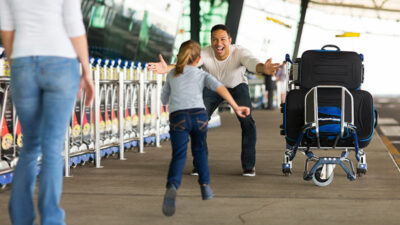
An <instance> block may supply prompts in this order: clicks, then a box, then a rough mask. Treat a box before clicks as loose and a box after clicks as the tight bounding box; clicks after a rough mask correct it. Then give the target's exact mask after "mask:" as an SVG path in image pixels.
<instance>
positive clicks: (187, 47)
mask: <svg viewBox="0 0 400 225" xmlns="http://www.w3.org/2000/svg"><path fill="white" fill-rule="evenodd" d="M200 51H201V49H200V44H199V43H198V42H197V41H193V40H189V41H185V42H183V43H182V44H181V47H180V48H179V52H178V56H177V58H178V61H177V62H176V65H175V73H174V77H177V76H179V75H180V74H182V73H183V69H185V66H186V65H187V64H192V63H193V62H194V61H195V60H196V59H197V57H199V56H200Z"/></svg>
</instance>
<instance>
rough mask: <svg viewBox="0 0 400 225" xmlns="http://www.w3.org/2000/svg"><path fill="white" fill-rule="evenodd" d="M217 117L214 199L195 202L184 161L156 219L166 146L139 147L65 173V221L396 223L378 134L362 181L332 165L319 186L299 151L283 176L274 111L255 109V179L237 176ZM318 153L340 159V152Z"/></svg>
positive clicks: (0, 208) (227, 130)
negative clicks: (168, 209) (168, 206)
mask: <svg viewBox="0 0 400 225" xmlns="http://www.w3.org/2000/svg"><path fill="white" fill-rule="evenodd" d="M221 117H222V126H221V127H219V128H215V129H211V130H210V131H209V133H208V143H209V149H210V153H209V164H210V171H211V179H212V180H211V187H212V188H213V190H214V193H215V197H214V198H213V199H212V200H209V201H202V200H201V197H200V188H199V186H198V184H197V181H196V180H197V177H193V176H190V175H188V174H189V172H190V170H191V168H192V166H191V157H189V159H188V162H187V164H186V167H185V174H184V176H183V182H182V186H181V188H180V189H179V191H178V198H177V209H176V213H175V215H174V216H173V217H170V218H169V217H165V216H164V215H163V214H162V212H161V204H162V200H163V195H164V191H165V182H166V175H167V171H168V165H169V160H170V155H171V147H170V143H169V142H165V143H163V144H162V145H163V146H162V148H155V147H148V148H145V151H146V153H144V154H139V153H135V152H133V151H129V152H127V153H126V157H127V159H128V160H126V161H120V160H117V159H112V158H108V159H105V160H103V161H102V164H103V166H104V168H102V169H95V168H93V167H92V166H89V165H86V166H84V167H78V168H76V169H73V170H71V172H72V175H73V177H72V178H65V179H64V191H63V196H62V201H61V205H62V207H63V208H64V209H65V211H66V222H67V224H70V225H86V224H96V225H133V224H140V225H156V224H179V225H191V224H202V225H204V224H207V225H223V224H227V225H228V224H229V225H234V224H273V225H279V224H285V225H291V224H293V225H299V224H301V225H302V224H304V225H313V224H316V225H321V224H332V225H337V224H341V225H345V224H352V225H354V224H371V225H375V224H400V213H398V209H399V208H400V172H399V170H398V169H397V167H396V166H395V164H394V163H393V161H392V159H391V158H390V156H389V154H388V151H387V149H386V147H385V145H384V144H383V143H382V141H381V139H380V138H379V137H378V136H377V135H375V136H374V138H373V140H372V142H371V144H370V145H369V146H368V147H367V148H366V149H365V151H366V153H367V162H368V169H369V170H368V173H367V175H366V176H363V177H361V178H360V179H357V180H356V181H349V180H348V179H347V178H346V176H345V173H344V172H343V171H342V169H341V168H339V167H337V168H336V169H335V179H334V181H333V182H332V183H331V184H330V185H329V186H327V187H317V186H315V185H314V184H313V182H312V181H304V180H303V179H302V174H303V168H304V162H305V157H304V156H303V155H302V154H298V155H297V157H296V158H295V160H294V173H293V174H292V175H291V176H289V177H285V176H283V175H282V173H281V163H282V158H283V153H284V149H285V142H284V138H283V137H282V136H280V135H279V125H280V123H281V114H280V113H279V111H278V110H275V111H255V112H254V118H255V121H256V124H257V131H258V134H257V135H258V142H257V165H256V169H257V176H256V177H242V176H241V165H240V145H241V132H240V125H239V122H238V121H237V120H236V118H235V116H234V115H232V114H229V113H227V112H224V113H222V114H221ZM321 154H325V155H331V156H339V155H340V151H331V152H321ZM189 156H190V154H189ZM351 158H352V159H353V160H354V156H352V157H351ZM353 162H354V161H353ZM9 194H10V190H9V189H8V190H5V191H3V192H2V193H0V212H1V213H0V224H1V225H8V224H10V221H9V218H8V213H7V212H8V211H7V205H8V199H9Z"/></svg>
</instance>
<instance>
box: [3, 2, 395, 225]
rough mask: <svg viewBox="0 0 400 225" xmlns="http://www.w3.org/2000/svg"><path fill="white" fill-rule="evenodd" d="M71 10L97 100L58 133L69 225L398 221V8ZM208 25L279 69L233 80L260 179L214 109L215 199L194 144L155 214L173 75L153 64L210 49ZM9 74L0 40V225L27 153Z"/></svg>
mask: <svg viewBox="0 0 400 225" xmlns="http://www.w3.org/2000/svg"><path fill="white" fill-rule="evenodd" d="M5 1H11V0H5ZM64 1H68V0H64ZM81 12H82V16H83V23H84V26H85V29H86V35H87V40H88V45H89V46H88V47H89V56H90V59H89V61H90V73H91V74H90V75H91V76H92V78H93V81H94V89H95V92H94V93H95V97H94V101H93V102H92V103H91V104H90V105H89V106H86V105H85V93H84V92H82V93H81V95H80V97H78V98H77V99H76V102H75V104H74V107H73V109H71V119H70V123H69V127H68V129H67V130H66V132H65V141H64V147H63V159H64V161H63V164H64V170H63V190H62V197H61V203H60V205H61V207H62V208H63V209H64V211H65V223H66V224H71V225H86V224H96V225H135V224H140V225H158V224H176V225H192V224H193V225H195V224H207V225H225V224H226V225H234V224H260V225H264V224H265V225H269V224H271V225H276V224H278V225H279V224H285V225H287V224H292V225H314V224H315V225H325V224H326V225H337V224H342V225H347V224H349V225H350V224H360V225H361V224H368V225H375V224H393V225H395V224H400V214H399V213H398V209H399V208H400V167H399V166H400V125H399V123H400V88H398V86H399V85H398V84H399V81H400V79H399V77H398V76H399V75H400V74H398V72H397V69H396V67H395V65H397V63H398V62H397V54H398V53H399V52H400V45H399V44H398V43H399V40H400V1H399V0H81ZM217 24H224V25H226V27H227V28H228V29H229V38H230V40H231V46H232V45H236V46H241V47H243V48H245V49H247V50H248V51H249V52H250V53H251V54H252V55H253V57H255V58H257V59H258V60H259V62H261V63H265V64H267V60H269V59H272V62H273V63H277V64H280V70H279V71H277V72H276V73H275V74H274V75H272V76H269V75H267V74H264V73H259V72H254V71H250V70H249V69H248V68H246V70H245V69H243V71H245V72H243V73H244V81H243V82H244V83H246V84H247V85H248V92H249V93H248V94H249V96H250V99H251V108H252V109H251V115H252V118H253V119H254V121H255V127H256V130H257V134H256V136H255V135H254V137H253V138H254V139H256V145H255V146H256V147H255V148H256V166H255V167H254V168H253V170H254V174H252V175H251V176H247V175H246V173H245V172H244V171H243V169H244V168H243V167H242V166H241V158H242V159H243V157H244V156H243V154H241V149H242V146H244V145H245V144H244V143H243V141H242V138H243V136H244V134H243V133H244V132H245V131H244V130H245V128H242V127H241V122H239V120H238V119H237V116H236V115H235V112H234V110H233V108H232V107H231V106H229V104H227V103H226V102H225V101H223V102H222V103H221V104H220V105H219V107H218V108H217V110H215V111H214V112H213V113H212V115H211V117H210V118H209V121H208V131H207V133H208V134H207V146H208V155H207V158H208V165H209V170H210V177H211V182H210V186H211V187H212V188H213V192H214V196H213V198H212V199H210V200H207V201H203V200H202V192H201V188H200V187H199V184H198V180H200V178H201V177H200V178H199V176H198V174H197V175H196V174H194V173H193V172H194V171H193V170H192V169H193V166H192V160H193V157H192V151H191V150H190V147H191V143H190V142H189V144H188V150H187V160H186V163H185V167H184V169H183V175H182V184H181V186H180V187H179V190H178V191H177V198H176V203H175V202H174V204H176V209H175V208H174V210H175V213H174V215H173V216H165V212H164V214H163V210H162V209H163V204H164V205H165V204H166V203H165V199H164V194H165V192H166V182H167V174H168V168H169V163H170V161H171V155H172V152H173V150H172V147H171V145H172V143H171V129H175V128H176V127H175V126H176V125H172V124H171V123H170V110H169V105H168V104H163V103H162V102H161V93H162V89H163V85H164V84H165V83H166V81H167V74H159V73H156V72H155V71H152V70H150V69H149V67H148V65H149V63H152V62H159V61H160V59H159V55H160V54H161V55H162V56H163V58H164V60H165V62H166V63H167V64H175V63H176V62H177V54H178V51H179V47H180V46H181V44H182V43H183V42H185V41H187V40H195V41H197V42H198V43H199V44H200V46H201V48H206V47H207V46H210V45H211V46H212V45H213V43H212V40H211V29H212V28H213V27H214V26H215V25H217ZM231 49H232V48H231ZM216 51H217V50H215V51H214V53H213V54H216V53H215V52H216ZM202 54H203V53H202ZM214 56H215V55H214ZM229 57H231V56H229ZM241 63H242V65H243V68H245V67H244V66H245V65H247V64H246V62H242V61H241ZM216 64H217V62H216ZM200 69H201V68H200ZM11 71H12V67H11V65H10V64H9V62H8V60H7V56H6V55H5V51H4V48H3V47H2V45H1V38H0V113H1V114H0V115H1V118H0V128H1V140H0V146H1V147H0V156H1V158H0V225H11V224H12V223H11V220H10V217H9V208H8V207H9V206H8V205H9V200H10V195H11V190H12V188H13V185H12V183H13V173H14V169H15V167H16V165H17V164H18V159H19V154H20V151H23V149H24V148H23V128H22V127H21V125H20V122H19V118H18V116H17V113H16V109H15V106H14V105H13V100H12V98H11V93H10V92H11V90H10V74H11V73H12V72H11ZM211 75H213V74H211ZM217 79H218V78H217ZM246 92H247V91H246ZM171 113H172V112H171ZM171 121H172V120H171ZM242 129H243V130H242ZM296 156H297V157H296ZM41 161H42V158H41V157H39V158H38V159H37V168H36V170H35V173H36V174H37V176H40V175H41V170H40V168H41ZM35 162H36V161H35ZM38 186H39V184H38V183H37V184H36V187H37V188H36V192H35V197H34V200H35V205H37V201H38V195H37V189H38ZM203 199H204V196H203ZM174 207H175V206H174ZM36 210H38V209H36ZM39 215H40V214H39V212H38V213H37V218H36V224H40V216H39Z"/></svg>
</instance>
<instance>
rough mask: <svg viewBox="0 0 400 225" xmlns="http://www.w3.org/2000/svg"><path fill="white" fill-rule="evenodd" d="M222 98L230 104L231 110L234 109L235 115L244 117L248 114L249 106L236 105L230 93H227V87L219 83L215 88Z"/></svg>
mask: <svg viewBox="0 0 400 225" xmlns="http://www.w3.org/2000/svg"><path fill="white" fill-rule="evenodd" d="M215 91H216V92H217V93H218V94H219V95H220V96H221V97H222V98H223V99H225V100H226V101H227V102H228V103H229V105H231V106H232V108H233V110H235V113H236V115H238V116H239V117H241V118H245V117H246V116H248V115H249V114H250V108H249V107H247V106H238V104H236V102H235V100H234V99H233V97H232V95H231V94H230V93H229V91H228V89H226V87H225V86H223V85H221V86H219V87H217V89H216V90H215Z"/></svg>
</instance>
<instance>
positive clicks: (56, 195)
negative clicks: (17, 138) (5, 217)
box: [9, 56, 80, 225]
mask: <svg viewBox="0 0 400 225" xmlns="http://www.w3.org/2000/svg"><path fill="white" fill-rule="evenodd" d="M79 81H80V73H79V64H78V61H77V59H73V58H63V57H54V56H30V57H21V58H15V59H14V60H13V63H12V66H11V97H12V100H13V103H14V105H15V108H16V112H17V116H18V118H19V121H20V123H21V128H22V133H23V143H24V146H23V148H22V149H21V151H20V154H19V161H18V164H17V166H16V168H15V170H14V177H13V182H12V190H11V198H10V204H9V211H10V217H11V220H12V223H13V224H14V225H20V224H21V225H22V224H23V225H31V224H34V221H35V217H36V215H35V208H34V204H33V195H34V190H35V183H36V173H37V165H38V161H37V159H38V157H39V156H40V155H42V161H41V165H40V176H39V197H38V208H39V212H40V215H41V224H42V225H59V224H65V222H64V217H65V213H64V211H63V210H62V209H61V208H60V206H59V203H60V197H61V192H62V180H63V169H64V161H63V156H62V152H63V146H64V140H65V134H66V130H67V127H68V123H69V121H70V118H71V115H72V110H73V105H74V102H75V99H76V96H77V93H78V88H79Z"/></svg>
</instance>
